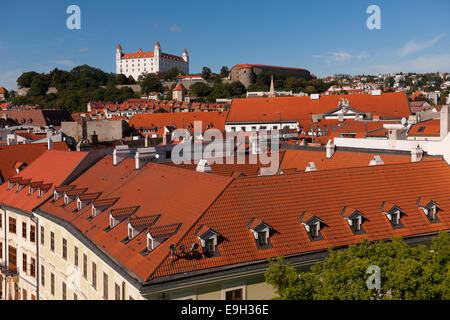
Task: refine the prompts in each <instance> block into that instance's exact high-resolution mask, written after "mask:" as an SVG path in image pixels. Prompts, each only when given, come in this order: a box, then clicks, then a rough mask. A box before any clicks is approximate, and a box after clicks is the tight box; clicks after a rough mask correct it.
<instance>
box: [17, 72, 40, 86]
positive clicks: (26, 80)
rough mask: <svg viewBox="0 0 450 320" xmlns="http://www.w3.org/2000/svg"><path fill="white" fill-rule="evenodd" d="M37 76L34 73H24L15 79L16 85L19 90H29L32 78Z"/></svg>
mask: <svg viewBox="0 0 450 320" xmlns="http://www.w3.org/2000/svg"><path fill="white" fill-rule="evenodd" d="M37 75H39V74H38V73H36V72H34V71H30V72H25V73H23V74H22V75H21V76H20V77H19V78H17V85H18V86H19V88H29V87H30V86H31V82H32V81H33V79H34V77H35V76H37Z"/></svg>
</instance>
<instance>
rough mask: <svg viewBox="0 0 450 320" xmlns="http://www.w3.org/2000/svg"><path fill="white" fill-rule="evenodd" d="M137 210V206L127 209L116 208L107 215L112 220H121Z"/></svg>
mask: <svg viewBox="0 0 450 320" xmlns="http://www.w3.org/2000/svg"><path fill="white" fill-rule="evenodd" d="M137 209H139V206H135V207H128V208H116V209H112V210H111V211H110V212H109V213H110V214H111V215H112V216H113V217H114V218H119V219H123V218H128V217H129V216H131V215H133V214H134V213H135V212H136V210H137Z"/></svg>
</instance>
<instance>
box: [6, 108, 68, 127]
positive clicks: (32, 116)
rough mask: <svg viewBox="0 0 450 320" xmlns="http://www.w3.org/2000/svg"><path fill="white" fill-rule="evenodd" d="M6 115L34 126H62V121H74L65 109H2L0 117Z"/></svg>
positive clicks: (21, 122) (20, 122) (18, 121)
mask: <svg viewBox="0 0 450 320" xmlns="http://www.w3.org/2000/svg"><path fill="white" fill-rule="evenodd" d="M3 116H6V117H7V118H10V119H12V120H14V121H16V122H17V123H19V124H24V125H33V126H49V125H53V126H60V125H61V121H72V117H71V115H70V113H69V112H68V111H65V110H49V109H48V110H47V109H38V110H6V111H5V110H0V118H2V117H3Z"/></svg>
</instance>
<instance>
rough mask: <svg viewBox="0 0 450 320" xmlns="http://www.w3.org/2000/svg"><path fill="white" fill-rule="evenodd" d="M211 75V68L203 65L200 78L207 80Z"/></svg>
mask: <svg viewBox="0 0 450 320" xmlns="http://www.w3.org/2000/svg"><path fill="white" fill-rule="evenodd" d="M210 77H211V69H210V68H208V67H203V69H202V78H203V79H205V80H208V79H209V78H210Z"/></svg>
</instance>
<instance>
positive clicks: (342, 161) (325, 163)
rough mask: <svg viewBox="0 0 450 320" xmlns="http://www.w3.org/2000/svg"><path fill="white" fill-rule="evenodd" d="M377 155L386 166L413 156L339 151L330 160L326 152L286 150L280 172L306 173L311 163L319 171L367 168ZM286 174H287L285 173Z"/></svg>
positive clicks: (406, 160)
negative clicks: (296, 171)
mask: <svg viewBox="0 0 450 320" xmlns="http://www.w3.org/2000/svg"><path fill="white" fill-rule="evenodd" d="M375 155H380V157H381V159H382V160H383V162H384V164H385V165H387V164H393V163H407V162H411V156H407V155H394V154H376V153H365V152H352V151H342V150H337V151H336V152H335V153H334V154H333V156H332V157H331V158H330V159H327V157H326V152H325V150H318V151H309V150H294V149H287V150H285V153H284V157H283V159H282V161H281V164H280V170H283V171H284V170H285V169H290V170H292V169H293V168H296V169H297V170H298V171H299V172H304V171H305V169H306V166H307V165H308V163H309V162H314V164H315V165H316V167H317V170H319V171H320V170H331V169H338V168H351V167H367V166H369V163H370V161H371V160H372V159H373V157H374V156H375ZM433 159H434V158H431V157H423V159H422V161H432V160H433ZM285 173H286V172H285Z"/></svg>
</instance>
